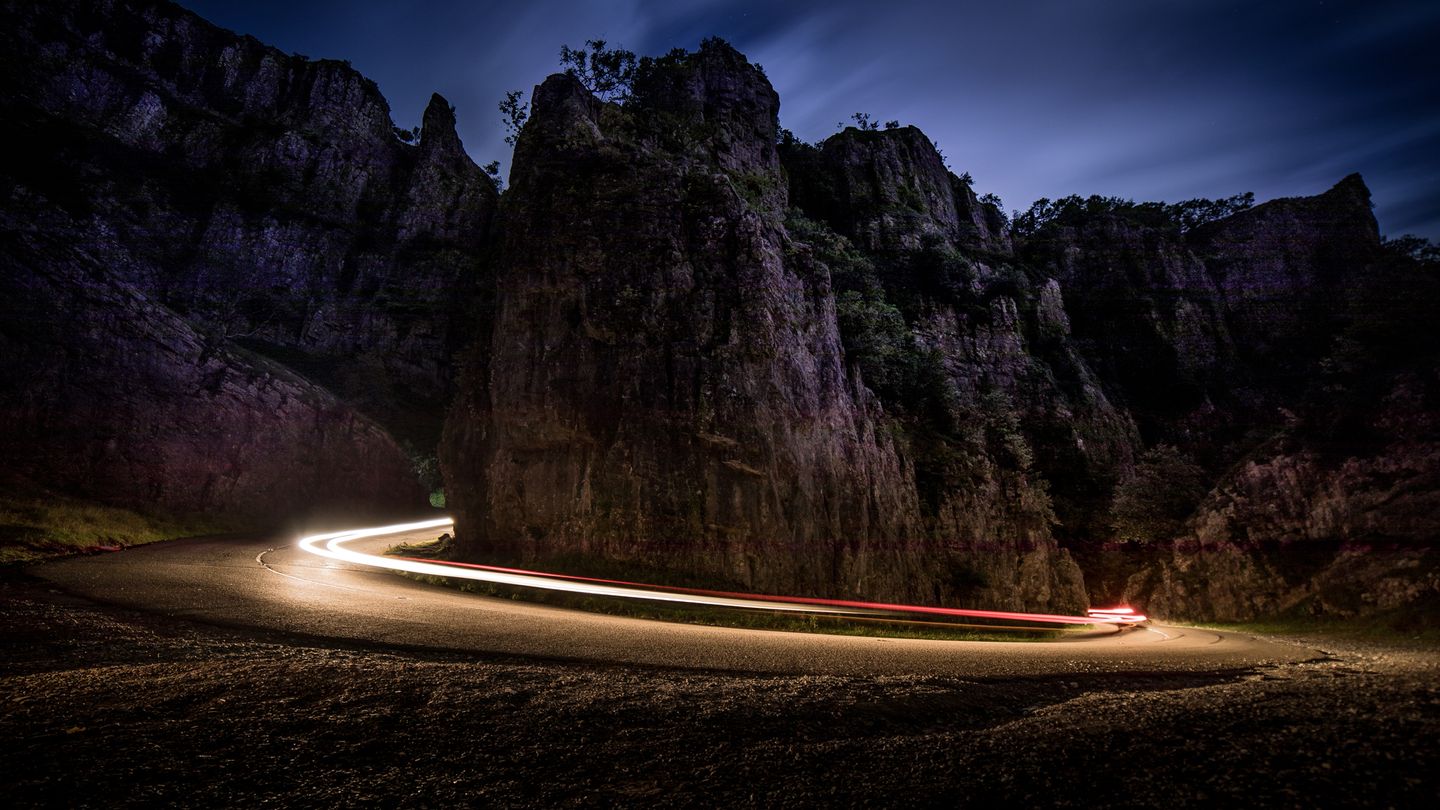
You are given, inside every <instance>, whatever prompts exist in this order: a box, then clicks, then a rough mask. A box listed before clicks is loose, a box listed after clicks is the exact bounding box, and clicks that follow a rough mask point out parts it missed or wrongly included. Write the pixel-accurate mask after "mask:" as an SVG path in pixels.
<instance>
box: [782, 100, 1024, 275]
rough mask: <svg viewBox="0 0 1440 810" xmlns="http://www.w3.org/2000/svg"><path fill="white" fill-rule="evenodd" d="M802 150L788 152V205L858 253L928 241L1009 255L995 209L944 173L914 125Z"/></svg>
mask: <svg viewBox="0 0 1440 810" xmlns="http://www.w3.org/2000/svg"><path fill="white" fill-rule="evenodd" d="M806 151H808V150H803V149H791V150H787V157H788V158H790V160H788V161H787V165H786V168H787V169H788V170H789V171H790V173H791V175H792V177H791V180H792V182H791V191H792V194H793V195H794V200H793V202H794V203H795V204H796V205H798V206H800V207H801V208H802V209H804V210H806V211H807V212H809V213H810V214H811V215H813V216H816V217H819V218H821V219H823V220H825V221H826V222H828V223H829V224H831V225H832V226H833V227H834V228H835V229H836V230H837V231H839V232H840V233H843V234H845V235H846V236H848V237H849V238H850V239H851V240H853V241H854V242H855V244H857V245H859V246H860V247H861V248H862V249H864V250H867V251H870V252H882V251H883V252H893V251H905V250H919V249H920V248H921V247H922V246H923V245H924V244H925V242H926V240H927V238H929V239H940V240H942V241H944V242H947V243H950V244H964V245H967V246H969V247H971V248H974V249H977V250H984V251H988V252H992V253H996V254H1000V255H1005V254H1008V253H1009V252H1010V238H1009V235H1008V234H1007V233H1006V230H1005V227H1004V222H1003V220H1002V216H1001V214H1000V211H999V210H998V209H996V208H995V207H994V206H988V205H985V204H982V203H981V202H980V201H979V200H978V199H977V198H976V196H975V192H974V191H973V190H972V189H971V188H970V186H969V184H968V183H967V182H963V181H961V179H960V178H958V177H956V176H955V175H953V174H951V173H950V170H949V169H947V168H946V167H945V162H944V159H943V158H941V156H940V153H939V152H938V151H937V150H936V149H935V145H934V144H933V143H931V141H930V139H929V138H927V137H926V136H925V133H923V132H921V131H920V130H919V129H917V128H915V127H900V128H896V129H887V130H880V131H862V130H859V129H855V128H854V127H851V128H848V129H846V130H844V131H843V132H841V133H839V134H837V135H835V136H833V137H831V138H828V139H826V140H825V142H824V143H822V144H820V148H819V150H818V152H817V153H815V154H813V155H807V154H805V152H806Z"/></svg>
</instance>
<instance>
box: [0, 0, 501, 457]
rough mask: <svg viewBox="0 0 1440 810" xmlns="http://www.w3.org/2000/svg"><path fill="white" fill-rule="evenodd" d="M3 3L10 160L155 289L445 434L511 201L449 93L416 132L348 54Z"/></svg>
mask: <svg viewBox="0 0 1440 810" xmlns="http://www.w3.org/2000/svg"><path fill="white" fill-rule="evenodd" d="M0 16H3V23H4V25H5V29H6V32H5V35H4V36H5V42H6V48H5V55H4V56H3V57H0V58H3V60H4V64H5V71H6V76H7V79H6V87H5V90H4V92H3V94H0V96H3V98H0V103H3V106H4V109H5V112H6V120H7V122H9V124H8V126H9V128H10V131H11V135H12V138H15V139H16V140H17V141H18V144H17V145H16V147H15V148H13V149H11V150H10V153H9V154H8V155H7V170H8V173H9V174H11V175H13V176H14V177H15V178H16V180H17V181H19V182H20V183H22V184H24V185H25V186H27V187H29V188H31V189H33V190H35V191H36V192H37V193H40V194H42V195H45V196H47V197H49V198H51V199H54V200H57V201H58V202H61V203H62V204H64V205H66V207H67V209H68V210H70V211H72V212H73V213H75V214H77V215H78V216H80V217H81V218H87V217H88V218H91V219H93V220H94V221H95V222H96V223H97V226H99V227H104V228H107V229H111V230H113V231H114V232H115V235H116V238H117V241H118V242H119V243H121V244H123V245H124V246H125V247H126V248H127V249H128V250H129V251H130V252H131V253H132V254H133V255H134V256H135V259H136V261H134V262H133V263H131V264H130V265H128V266H124V267H123V270H124V271H125V272H126V273H127V274H128V275H127V276H126V277H125V278H124V280H125V281H127V282H129V283H131V284H134V285H136V286H137V287H138V288H139V289H141V290H143V291H144V292H145V293H146V294H147V295H149V296H150V297H152V298H153V299H154V300H156V301H158V302H159V303H161V304H164V305H165V306H168V307H170V308H172V309H174V310H176V311H177V312H180V313H182V314H184V315H185V316H186V317H187V318H188V319H190V320H191V321H192V322H193V323H196V324H197V325H198V326H200V327H201V328H202V329H204V330H206V331H210V332H215V333H217V334H219V335H221V336H224V337H228V338H234V339H237V340H240V341H242V342H244V343H245V344H246V345H247V346H249V347H251V348H253V349H256V350H258V351H261V352H263V353H267V354H270V355H272V356H274V357H277V358H281V359H283V360H285V361H286V362H289V363H292V364H294V365H295V366H296V367H297V368H302V369H304V370H305V371H306V372H307V373H311V374H313V375H315V376H317V377H319V378H321V379H322V380H323V381H324V382H325V383H327V384H328V385H330V386H331V387H333V388H334V389H336V390H337V391H338V392H340V393H341V394H342V395H344V396H346V397H347V398H348V399H350V400H352V401H356V402H358V403H360V404H361V406H362V407H364V408H365V409H366V410H368V411H370V412H371V413H372V414H374V415H376V416H379V417H382V418H383V419H385V421H387V422H388V423H390V424H392V425H396V426H398V427H400V428H402V429H403V430H405V431H406V432H407V433H412V434H415V435H416V436H417V437H419V436H423V435H424V434H426V433H429V434H430V437H431V439H432V440H433V438H434V436H435V435H437V434H438V425H439V413H440V410H441V408H442V407H443V404H444V402H445V401H446V399H447V398H448V396H449V391H450V389H451V386H452V382H453V371H452V360H451V358H452V355H453V354H454V353H455V351H456V350H457V349H458V348H460V347H461V346H463V345H464V344H465V343H468V341H469V340H470V339H471V337H472V335H471V333H470V331H469V321H468V320H467V319H465V318H462V317H461V316H460V310H461V308H462V307H463V306H464V305H465V303H466V302H467V300H468V299H469V298H470V297H471V296H472V295H473V293H474V290H475V287H476V285H477V282H478V280H479V279H480V277H481V275H482V270H481V266H480V260H479V256H480V253H481V250H482V246H483V244H484V240H485V239H486V229H487V227H488V223H489V219H490V217H491V215H492V213H493V211H494V207H495V202H496V197H497V194H496V191H495V189H494V186H493V184H492V183H491V182H490V181H489V179H488V178H486V177H485V176H484V173H483V172H481V171H480V170H479V169H478V168H477V167H476V166H475V165H474V163H473V162H472V161H471V160H470V159H469V158H468V157H467V156H466V155H465V152H464V151H463V149H462V148H461V145H460V142H459V139H458V138H457V137H456V135H455V129H454V126H455V121H454V115H453V113H452V111H451V109H450V107H449V105H448V104H447V103H446V102H445V100H444V99H442V98H440V97H439V96H436V97H434V98H433V99H432V100H431V103H430V106H429V108H428V109H427V110H426V112H425V117H424V128H423V130H422V131H421V133H420V141H419V144H418V145H412V144H407V143H402V142H401V141H400V140H399V139H398V138H397V135H396V130H395V128H394V125H393V124H392V122H391V119H390V111H389V107H388V105H387V104H386V102H385V100H384V98H383V97H382V96H381V95H380V92H379V90H378V89H377V88H376V86H375V84H374V83H373V82H372V81H370V80H369V79H366V78H365V77H363V76H361V75H360V74H359V73H357V72H356V71H354V70H353V69H351V68H350V66H349V65H348V64H345V63H342V62H335V61H311V60H308V59H305V58H302V57H296V56H289V55H286V54H284V53H281V52H280V51H278V50H276V49H274V48H271V47H267V46H265V45H262V44H261V43H259V42H257V41H256V40H254V39H251V38H249V37H239V36H236V35H234V34H232V33H230V32H228V31H224V30H221V29H219V28H216V27H214V26H212V25H210V24H209V23H207V22H205V21H204V20H201V19H200V18H199V17H196V16H195V15H193V14H190V13H188V12H186V11H184V10H182V9H180V8H178V7H176V6H174V5H172V4H170V3H168V2H163V0H117V1H116V2H105V3H92V2H78V1H71V0H61V1H60V2H54V3H50V2H45V3H36V2H23V0H15V1H14V2H10V3H7V4H6V7H5V8H4V10H3V11H0ZM17 136H18V137H17ZM120 267H121V266H119V265H117V268H120ZM417 403H418V406H417ZM417 410H418V411H421V412H423V411H426V410H428V412H429V414H430V415H429V416H428V417H416V415H415V414H416V413H417ZM426 420H428V422H429V425H430V426H429V427H425V426H424V425H423V424H419V422H424V421H426Z"/></svg>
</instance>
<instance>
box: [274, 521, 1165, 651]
mask: <svg viewBox="0 0 1440 810" xmlns="http://www.w3.org/2000/svg"><path fill="white" fill-rule="evenodd" d="M454 523H455V521H454V520H453V519H451V518H437V519H435V520H426V521H419V522H416V523H399V524H395V525H391V526H374V527H368V528H363V529H347V530H345V531H338V532H329V533H325V534H314V535H310V536H308V537H303V538H301V539H300V541H299V547H300V549H302V550H303V551H306V552H308V553H310V554H314V555H317V556H320V557H325V558H327V559H332V560H338V561H341V562H348V563H353V564H355V565H364V566H368V567H372V568H383V569H388V570H391V571H404V572H407V573H412V574H425V575H429V576H438V577H447V578H451V579H469V580H475V581H479V582H489V583H492V584H497V585H510V586H515V587H521V588H537V589H541V590H549V591H560V592H564V593H577V594H584V595H589V596H606V597H615V598H622V599H638V600H645V601H652V602H669V603H676V604H689V605H705V606H709V607H722V608H740V609H746V610H770V611H781V612H785V613H792V614H811V615H828V616H836V617H850V618H864V619H870V620H877V619H878V620H896V619H899V618H901V617H903V616H906V615H916V614H921V615H930V616H949V617H957V618H968V619H991V620H1005V621H1023V622H1032V623H1036V624H1051V625H1063V626H1078V625H1095V624H1108V625H1114V626H1133V625H1135V624H1137V623H1139V622H1143V621H1145V620H1146V617H1145V616H1142V615H1140V614H1137V613H1135V611H1134V610H1132V609H1130V608H1128V607H1120V608H1107V609H1094V610H1091V611H1089V614H1090V615H1088V616H1067V615H1063V614H1052V613H1019V612H1014V611H1000V610H971V609H965V608H945V607H932V606H925V605H901V604H892V603H886V602H862V601H856V600H847V599H820V598H810V597H801V596H774V595H762V594H748V593H735V592H730V591H711V590H704V589H700V588H672V587H665V586H660V585H651V584H646V583H641V582H626V581H624V580H613V579H599V578H595V577H581V576H573V575H569V574H551V573H546V572H542V571H528V570H525V569H520V568H503V567H500V566H492V565H479V564H476V563H457V562H445V561H435V560H420V559H415V558H412V557H388V556H382V555H378V554H366V553H364V552H359V551H354V550H352V549H349V548H346V547H345V544H346V543H349V542H352V541H355V540H361V539H365V538H369V537H382V536H385V535H390V534H403V533H407V532H418V531H423V530H427V529H441V528H449V527H451V526H453V525H454ZM995 629H1002V628H998V627H997V628H995ZM1003 629H1021V628H1003Z"/></svg>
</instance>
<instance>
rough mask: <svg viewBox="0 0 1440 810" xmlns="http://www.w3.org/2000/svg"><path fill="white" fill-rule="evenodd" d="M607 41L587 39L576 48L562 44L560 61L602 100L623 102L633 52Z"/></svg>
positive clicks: (632, 68) (630, 82) (627, 93)
mask: <svg viewBox="0 0 1440 810" xmlns="http://www.w3.org/2000/svg"><path fill="white" fill-rule="evenodd" d="M608 45H609V43H607V42H606V41H605V40H603V39H587V40H585V44H584V45H583V46H582V47H579V48H571V47H570V46H569V45H561V46H560V64H561V66H563V67H564V68H565V73H566V74H568V75H570V76H573V77H574V78H576V79H578V80H579V81H580V83H581V84H583V85H585V89H586V90H589V91H590V92H591V93H593V94H594V95H595V96H596V97H597V98H599V99H600V100H601V101H620V102H623V101H625V100H626V99H628V98H629V97H630V88H631V86H632V85H633V84H634V81H635V66H636V59H635V53H634V52H633V51H627V50H624V49H623V48H610V47H607V46H608Z"/></svg>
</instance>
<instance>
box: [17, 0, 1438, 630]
mask: <svg viewBox="0 0 1440 810" xmlns="http://www.w3.org/2000/svg"><path fill="white" fill-rule="evenodd" d="M0 23H4V26H5V27H4V29H3V31H4V33H3V37H4V42H5V44H6V46H7V47H6V48H4V49H0V65H3V66H4V69H5V72H6V76H7V82H6V85H5V87H4V89H3V92H0V110H3V111H4V114H5V116H6V121H7V124H8V126H9V129H8V134H10V135H11V136H12V137H11V141H12V142H13V144H14V146H13V147H12V148H11V149H10V150H7V151H6V152H5V153H4V154H3V155H0V177H3V179H4V181H5V184H6V185H5V192H4V193H5V196H4V198H3V202H4V212H3V220H0V225H3V228H0V249H3V255H0V259H3V262H4V265H3V268H4V272H5V276H4V278H3V280H0V284H3V287H0V294H3V295H4V296H5V307H6V313H5V314H6V319H5V322H4V324H3V325H0V341H3V344H0V348H3V350H4V356H3V369H0V371H3V372H4V374H5V375H6V377H7V379H10V380H14V381H17V382H16V384H13V385H10V386H8V387H7V388H5V389H4V390H3V391H0V415H3V417H4V423H3V431H0V461H3V462H4V463H6V464H7V465H9V466H10V468H11V469H12V470H19V471H20V472H22V473H23V474H24V475H26V476H28V477H32V478H36V479H37V480H41V481H43V482H46V483H50V484H53V485H54V486H56V487H58V488H60V489H63V490H65V491H73V492H77V493H82V494H85V495H88V496H90V497H95V498H99V499H110V500H115V501H121V502H125V503H135V504H150V505H161V506H163V507H164V508H166V509H170V510H173V511H204V512H208V513H217V514H233V515H240V516H254V515H267V514H280V513H289V512H292V511H294V510H298V509H301V508H303V507H305V506H306V505H307V504H312V503H315V502H317V501H319V502H323V503H326V504H330V505H336V506H343V507H345V508H347V509H348V508H351V507H355V506H359V505H365V504H369V505H374V506H377V507H386V508H403V506H404V505H405V504H409V503H414V502H415V501H416V500H418V498H419V493H418V490H417V489H416V487H415V484H414V481H413V475H412V472H411V470H410V469H409V467H410V461H409V460H407V459H406V457H405V455H406V454H405V453H403V452H402V451H401V449H400V447H399V445H397V443H396V442H395V441H394V439H392V438H391V436H392V435H398V436H401V437H403V438H404V439H406V440H408V441H409V442H412V443H414V445H415V446H416V447H418V448H419V452H420V453H421V454H423V453H425V452H426V451H427V450H428V448H429V447H431V446H433V443H434V442H435V440H436V439H437V437H438V434H439V428H440V424H441V421H442V414H446V413H447V412H448V416H445V417H444V438H443V441H442V442H441V448H440V455H441V461H442V466H443V467H444V472H445V477H446V488H447V490H448V495H449V497H450V500H451V505H452V507H453V509H454V512H455V515H456V518H457V520H458V525H457V548H458V549H459V552H460V553H461V554H463V555H465V556H468V557H470V558H474V559H483V560H486V561H518V562H526V563H533V564H543V565H550V566H554V567H556V568H561V569H570V570H576V571H580V570H587V569H588V570H600V569H608V568H612V567H613V566H615V565H617V564H618V565H621V566H623V567H624V568H625V569H626V570H627V573H630V574H632V575H633V574H642V575H649V576H654V577H658V578H669V579H672V580H680V579H687V580H691V581H704V582H710V583H725V584H728V585H733V586H736V587H743V588H746V589H752V590H763V591H773V592H785V591H795V592H805V593H811V594H832V595H845V596H863V597H872V598H895V599H905V600H919V601H935V602H945V603H951V604H966V605H992V606H1010V607H1025V608H1036V609H1055V610H1072V609H1078V608H1080V607H1082V606H1083V605H1084V603H1085V601H1086V584H1087V583H1086V582H1085V581H1083V580H1082V576H1081V570H1080V568H1079V567H1077V565H1076V562H1075V561H1074V560H1079V562H1080V563H1081V564H1082V565H1083V566H1084V567H1085V575H1086V578H1087V579H1088V585H1089V590H1090V595H1091V596H1092V597H1093V598H1096V599H1106V600H1108V599H1111V598H1119V597H1121V596H1122V595H1124V596H1127V597H1128V598H1132V599H1135V600H1137V601H1138V602H1139V603H1140V604H1141V605H1142V606H1145V607H1147V608H1149V609H1150V610H1151V611H1152V612H1154V613H1156V614H1157V615H1162V616H1173V617H1181V618H1248V617H1254V616H1260V615H1272V614H1276V613H1281V612H1286V611H1291V612H1295V611H1302V612H1309V613H1324V614H1342V615H1355V614H1363V613H1374V612H1377V611H1383V610H1385V609H1388V608H1390V607H1394V606H1399V605H1413V604H1416V603H1421V602H1433V601H1434V597H1435V594H1436V582H1437V577H1436V574H1435V570H1436V566H1435V563H1434V559H1433V554H1432V553H1431V551H1430V546H1431V545H1432V544H1433V540H1434V532H1435V526H1434V515H1435V513H1436V509H1435V507H1436V506H1437V504H1435V503H1434V493H1435V492H1436V491H1437V486H1436V484H1437V481H1436V467H1435V462H1436V458H1437V453H1436V434H1435V425H1436V419H1435V414H1436V412H1437V396H1436V389H1437V377H1436V368H1437V362H1436V358H1437V357H1440V349H1437V346H1436V338H1435V333H1434V330H1433V328H1431V324H1430V318H1432V317H1433V312H1434V311H1436V310H1440V293H1437V289H1440V282H1437V277H1436V276H1437V274H1436V270H1435V266H1434V262H1433V260H1429V259H1426V258H1425V257H1424V256H1421V255H1419V254H1415V255H1402V253H1403V251H1402V252H1397V250H1396V248H1395V246H1394V245H1387V244H1385V243H1382V241H1381V240H1380V238H1379V236H1378V230H1377V228H1376V224H1375V221H1374V218H1373V216H1372V215H1371V213H1370V207H1369V192H1368V190H1367V189H1366V188H1365V185H1364V183H1363V181H1362V180H1361V179H1360V178H1359V177H1358V176H1351V177H1347V178H1345V179H1344V180H1342V181H1341V182H1340V183H1339V184H1338V185H1337V186H1336V187H1335V188H1333V189H1332V190H1330V191H1329V192H1326V193H1324V194H1320V195H1317V196H1315V197H1309V198H1295V199H1286V200H1277V201H1273V202H1270V203H1267V204H1264V205H1261V206H1255V207H1253V208H1250V209H1249V210H1239V211H1238V213H1237V206H1236V205H1232V204H1230V201H1222V202H1224V203H1225V204H1216V203H1212V202H1209V201H1190V202H1191V203H1199V205H1198V206H1190V207H1187V204H1181V205H1179V206H1174V205H1171V206H1167V205H1164V204H1158V203H1141V204H1136V203H1133V202H1130V201H1125V200H1116V199H1109V198H1100V197H1092V198H1089V199H1081V198H1078V197H1074V198H1067V199H1065V200H1058V201H1054V202H1051V201H1041V203H1037V205H1036V206H1035V207H1034V208H1032V209H1031V210H1030V211H1028V212H1026V213H1025V214H1022V215H1020V216H1019V217H1017V219H1016V220H1015V221H1013V222H1012V221H1010V218H1009V217H1007V216H1006V215H1005V214H1004V213H1003V212H1002V211H1001V210H1000V207H999V205H998V200H995V199H994V198H993V197H989V196H977V194H976V193H975V191H974V190H973V189H972V187H971V185H972V184H971V181H970V178H969V176H968V175H961V176H956V175H955V174H954V173H952V172H951V171H950V169H949V168H948V166H947V165H946V161H945V159H944V158H943V157H942V156H941V155H940V154H939V152H938V150H936V148H935V146H934V144H933V143H932V142H931V141H930V140H929V138H927V137H926V136H925V135H924V133H922V132H920V131H919V130H917V129H915V128H913V127H899V126H895V127H892V128H887V129H884V130H870V129H857V128H851V129H847V130H845V131H843V132H840V133H837V134H836V135H834V136H832V137H830V138H828V139H826V140H825V141H824V142H823V143H819V144H805V143H802V142H799V141H798V140H796V139H795V138H794V137H793V136H792V135H789V134H788V133H785V132H783V131H780V130H779V129H778V122H777V113H778V109H779V99H778V98H777V96H776V94H775V91H774V90H773V88H772V87H771V86H770V84H769V82H768V81H767V80H766V78H765V76H764V74H763V73H762V72H761V71H760V70H759V69H758V67H756V66H754V65H751V64H750V63H749V62H748V61H747V60H746V59H745V58H744V57H743V56H742V55H740V54H739V53H738V52H736V51H735V50H734V49H733V48H731V47H729V46H728V45H726V44H724V43H723V42H719V41H716V40H711V41H707V42H706V43H704V44H703V45H702V46H701V48H700V49H699V50H698V51H697V52H694V53H686V52H684V51H675V52H672V53H671V54H669V55H667V56H665V57H662V58H659V59H648V60H641V61H640V62H639V63H638V69H637V70H636V71H635V73H634V75H633V76H632V77H628V81H627V82H625V83H624V87H623V88H622V89H623V91H624V92H621V93H617V94H616V95H617V96H618V97H619V99H620V100H619V101H617V102H602V101H601V100H599V99H598V98H597V97H596V96H595V95H593V94H592V93H591V92H589V90H588V89H587V88H586V86H585V85H584V83H583V82H582V81H581V80H580V79H579V78H577V77H576V76H569V75H557V76H552V77H551V78H549V79H547V80H546V81H545V82H544V83H543V84H542V85H540V86H539V87H538V88H536V90H535V92H534V94H533V97H532V104H531V108H530V119H529V121H528V123H527V124H526V125H525V126H524V128H523V130H522V131H521V132H520V134H519V140H518V143H517V147H516V152H515V156H514V163H513V169H512V174H511V187H510V189H509V190H508V191H507V192H506V193H505V195H504V199H503V202H502V201H501V199H500V195H499V194H498V193H497V191H496V188H495V185H494V184H493V183H492V181H491V180H490V179H489V178H488V177H487V176H486V175H485V174H484V173H483V172H482V171H481V170H480V169H478V168H477V167H476V166H475V165H474V163H473V162H472V161H471V160H470V158H469V157H467V156H466V154H465V152H464V150H463V148H462V145H461V143H460V141H459V138H458V137H457V136H456V133H455V119H454V112H453V111H452V109H451V108H450V106H449V104H448V103H446V102H445V100H444V99H442V98H440V97H438V96H436V97H435V98H433V99H432V100H431V103H430V105H429V107H428V109H427V110H426V111H425V114H424V120H423V122H422V126H421V127H419V128H418V132H416V131H411V130H402V129H398V128H396V127H395V125H394V122H392V120H391V118H390V113H389V108H388V106H387V105H386V103H385V101H384V99H383V98H382V97H381V96H380V94H379V92H378V89H377V88H376V87H375V85H374V84H373V83H372V82H370V81H369V80H367V79H365V78H364V77H363V76H360V75H359V74H358V73H356V72H355V71H353V70H352V69H350V68H349V66H348V65H346V64H344V63H340V62H333V61H311V60H308V59H305V58H302V57H298V56H291V55H286V54H283V53H280V52H279V51H276V50H275V49H273V48H268V47H266V46H264V45H262V44H261V43H259V42H256V41H255V40H253V39H250V38H246V37H239V36H235V35H233V34H230V33H228V32H225V31H222V30H220V29H218V28H215V27H214V26H211V25H209V24H207V23H205V22H204V21H203V20H200V19H199V18H198V17H195V16H194V15H192V14H189V13H187V12H185V11H183V10H181V9H179V8H177V7H175V6H173V5H171V4H169V3H166V2H162V1H161V0H108V1H107V2H80V0H59V2H54V3H44V4H42V3H38V2H35V1H34V0H29V1H28V2H27V1H26V0H5V2H3V3H0ZM417 138H418V141H417ZM1246 204H1248V202H1247V203H1246ZM1242 207H1243V206H1242ZM1197 212H1200V214H1203V215H1197ZM462 358H463V359H462ZM462 367H463V369H464V371H463V375H462V374H461V373H460V372H459V369H461V368H462ZM457 379H459V380H460V382H458V383H457ZM447 409H448V410H447ZM362 413H363V414H365V415H364V416H362V415H361V414H362ZM371 417H373V419H372V418H371ZM1072 555H1073V557H1072Z"/></svg>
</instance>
